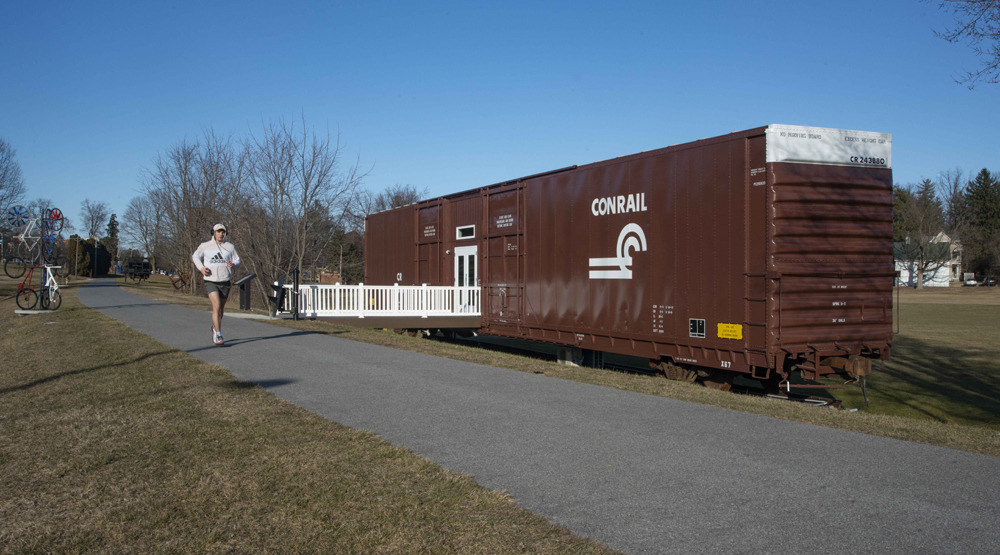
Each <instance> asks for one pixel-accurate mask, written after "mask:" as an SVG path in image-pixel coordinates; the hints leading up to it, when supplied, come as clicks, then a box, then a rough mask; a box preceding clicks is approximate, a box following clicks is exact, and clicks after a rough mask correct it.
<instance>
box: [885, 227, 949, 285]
mask: <svg viewBox="0 0 1000 555" xmlns="http://www.w3.org/2000/svg"><path fill="white" fill-rule="evenodd" d="M928 243H929V246H930V247H931V248H930V249H928V252H927V255H928V256H927V258H928V259H930V260H933V261H934V262H932V263H925V270H924V283H923V285H924V287H948V286H949V285H951V283H952V282H960V281H962V245H961V243H959V242H957V241H952V240H951V237H948V235H946V234H945V232H944V231H939V232H938V234H937V235H935V236H934V237H933V238H931V240H930V241H929V242H928ZM914 252H915V249H913V248H911V246H910V238H909V237H907V238H906V242H903V243H893V245H892V254H893V258H894V259H895V261H896V271H897V272H899V277H898V278H896V285H897V286H901V287H916V286H917V276H918V275H919V271H918V267H919V264H920V261H919V260H918V259H916V257H915V256H914Z"/></svg>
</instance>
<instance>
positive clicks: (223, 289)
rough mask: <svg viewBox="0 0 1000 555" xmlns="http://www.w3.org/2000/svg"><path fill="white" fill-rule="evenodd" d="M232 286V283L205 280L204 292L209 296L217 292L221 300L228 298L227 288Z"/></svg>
mask: <svg viewBox="0 0 1000 555" xmlns="http://www.w3.org/2000/svg"><path fill="white" fill-rule="evenodd" d="M232 286H233V282H232V281H228V280H227V281H208V280H205V292H206V293H208V294H209V295H211V294H212V292H213V291H218V293H219V296H220V297H222V298H223V299H228V298H229V288H230V287H232Z"/></svg>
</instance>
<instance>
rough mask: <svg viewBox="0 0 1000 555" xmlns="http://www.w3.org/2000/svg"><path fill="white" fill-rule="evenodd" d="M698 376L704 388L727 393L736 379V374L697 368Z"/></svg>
mask: <svg viewBox="0 0 1000 555" xmlns="http://www.w3.org/2000/svg"><path fill="white" fill-rule="evenodd" d="M703 374H704V375H703ZM698 376H699V380H700V381H701V383H702V385H704V386H705V387H710V388H712V389H718V390H719V391H729V390H730V389H732V387H733V378H735V377H736V372H733V371H732V370H720V369H717V368H699V369H698Z"/></svg>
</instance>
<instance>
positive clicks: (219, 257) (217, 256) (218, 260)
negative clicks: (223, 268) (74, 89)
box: [208, 252, 225, 264]
mask: <svg viewBox="0 0 1000 555" xmlns="http://www.w3.org/2000/svg"><path fill="white" fill-rule="evenodd" d="M224 262H225V260H223V259H222V253H218V252H217V253H215V256H213V257H212V259H211V260H209V261H208V263H209V264H223V263H224Z"/></svg>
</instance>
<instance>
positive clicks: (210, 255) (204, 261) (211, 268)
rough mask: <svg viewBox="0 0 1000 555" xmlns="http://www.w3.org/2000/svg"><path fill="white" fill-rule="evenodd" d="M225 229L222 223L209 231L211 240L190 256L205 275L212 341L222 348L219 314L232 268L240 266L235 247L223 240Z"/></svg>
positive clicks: (228, 287)
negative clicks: (209, 301) (210, 314)
mask: <svg viewBox="0 0 1000 555" xmlns="http://www.w3.org/2000/svg"><path fill="white" fill-rule="evenodd" d="M228 233H229V230H227V229H226V226H224V225H222V224H215V227H213V228H212V239H211V240H209V241H205V242H204V243H202V244H200V245H198V249H197V250H196V251H194V254H192V255H191V260H194V265H195V266H197V267H198V271H199V272H201V275H203V276H205V291H207V292H208V298H209V299H210V300H211V301H212V342H213V343H215V344H216V345H222V315H223V314H224V313H225V309H226V299H227V298H228V297H229V289H230V287H232V285H233V282H232V279H233V269H234V268H236V267H238V266H239V265H240V255H238V254H236V245H233V244H232V243H230V242H228V241H226V235H227V234H228Z"/></svg>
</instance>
